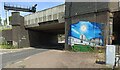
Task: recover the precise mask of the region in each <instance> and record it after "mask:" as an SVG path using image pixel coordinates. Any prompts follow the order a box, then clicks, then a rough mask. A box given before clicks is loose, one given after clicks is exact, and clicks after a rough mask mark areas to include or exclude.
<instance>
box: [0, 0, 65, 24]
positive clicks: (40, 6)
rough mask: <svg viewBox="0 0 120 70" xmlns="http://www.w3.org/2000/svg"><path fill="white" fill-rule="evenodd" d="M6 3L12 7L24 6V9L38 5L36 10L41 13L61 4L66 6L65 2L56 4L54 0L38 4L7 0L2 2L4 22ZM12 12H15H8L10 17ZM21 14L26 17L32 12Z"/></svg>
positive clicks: (45, 0) (1, 12)
mask: <svg viewBox="0 0 120 70" xmlns="http://www.w3.org/2000/svg"><path fill="white" fill-rule="evenodd" d="M4 3H6V4H10V5H17V6H22V7H23V6H24V7H32V6H33V5H35V4H37V7H36V10H37V11H41V10H44V9H47V8H51V7H54V6H57V5H60V4H64V3H65V2H64V0H61V1H55V2H54V0H53V2H52V0H51V1H49V0H43V1H38V2H36V1H30V2H28V1H19V0H18V1H17V0H16V1H14V0H12V1H9V0H8V1H6V0H5V1H2V2H0V16H1V18H2V20H4V19H5V18H6V12H5V10H4ZM11 12H13V11H9V12H8V15H9V16H11ZM20 14H21V15H22V16H24V15H27V14H30V12H20ZM2 23H3V21H2Z"/></svg>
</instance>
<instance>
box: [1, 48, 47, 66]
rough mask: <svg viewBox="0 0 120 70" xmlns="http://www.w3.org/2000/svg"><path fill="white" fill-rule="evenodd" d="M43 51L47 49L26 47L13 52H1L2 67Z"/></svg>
mask: <svg viewBox="0 0 120 70" xmlns="http://www.w3.org/2000/svg"><path fill="white" fill-rule="evenodd" d="M44 51H47V49H27V50H22V51H19V52H14V53H6V54H2V67H5V66H6V65H7V64H9V63H14V62H17V61H19V60H21V59H24V58H27V57H29V56H31V55H34V54H37V53H41V52H44Z"/></svg>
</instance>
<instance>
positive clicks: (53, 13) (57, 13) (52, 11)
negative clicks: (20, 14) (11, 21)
mask: <svg viewBox="0 0 120 70" xmlns="http://www.w3.org/2000/svg"><path fill="white" fill-rule="evenodd" d="M64 15H65V5H64V4H62V5H59V6H55V7H52V8H48V9H45V10H42V11H38V12H36V13H33V14H30V15H27V16H25V17H24V25H31V24H38V23H42V22H47V21H54V20H59V19H60V20H61V19H62V18H63V17H64Z"/></svg>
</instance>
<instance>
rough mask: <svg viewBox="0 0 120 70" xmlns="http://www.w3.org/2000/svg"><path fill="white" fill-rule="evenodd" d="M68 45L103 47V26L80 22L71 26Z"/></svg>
mask: <svg viewBox="0 0 120 70" xmlns="http://www.w3.org/2000/svg"><path fill="white" fill-rule="evenodd" d="M70 27H71V29H70V32H69V38H68V44H69V45H75V44H82V45H90V46H103V45H104V42H103V31H102V30H103V24H101V23H95V22H89V21H79V22H78V23H76V24H71V25H70Z"/></svg>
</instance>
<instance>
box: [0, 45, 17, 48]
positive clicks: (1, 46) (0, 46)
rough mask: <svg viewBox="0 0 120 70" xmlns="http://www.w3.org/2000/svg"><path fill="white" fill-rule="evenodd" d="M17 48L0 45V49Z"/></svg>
mask: <svg viewBox="0 0 120 70" xmlns="http://www.w3.org/2000/svg"><path fill="white" fill-rule="evenodd" d="M16 48H17V47H15V46H11V45H0V49H16Z"/></svg>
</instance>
